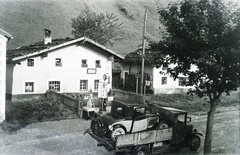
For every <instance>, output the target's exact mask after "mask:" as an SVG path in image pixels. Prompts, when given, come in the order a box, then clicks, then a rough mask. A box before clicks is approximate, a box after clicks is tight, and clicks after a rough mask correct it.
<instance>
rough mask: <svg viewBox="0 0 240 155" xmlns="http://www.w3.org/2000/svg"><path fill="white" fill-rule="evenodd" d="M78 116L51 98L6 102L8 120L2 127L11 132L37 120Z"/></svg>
mask: <svg viewBox="0 0 240 155" xmlns="http://www.w3.org/2000/svg"><path fill="white" fill-rule="evenodd" d="M75 117H78V116H77V115H76V114H75V113H74V112H73V111H72V109H70V108H69V107H67V106H65V105H62V104H59V103H58V102H56V101H53V100H51V99H45V98H44V99H38V100H36V99H34V100H30V101H18V102H9V101H8V102H7V103H6V120H5V121H4V122H3V123H2V124H1V127H2V129H4V130H7V131H9V132H13V131H16V130H19V129H21V128H23V127H25V126H27V125H28V124H31V123H35V122H43V121H51V120H61V119H67V118H75Z"/></svg>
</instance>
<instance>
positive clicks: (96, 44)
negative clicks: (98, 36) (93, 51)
mask: <svg viewBox="0 0 240 155" xmlns="http://www.w3.org/2000/svg"><path fill="white" fill-rule="evenodd" d="M84 40H85V41H87V42H89V43H91V44H93V45H95V46H97V47H99V48H101V49H103V50H105V51H107V52H109V53H111V54H113V55H115V56H117V57H118V58H120V59H122V60H123V59H124V56H121V55H120V54H117V53H116V52H114V51H112V50H110V49H108V48H106V47H105V46H103V45H101V44H99V43H97V42H95V41H93V40H91V39H89V38H87V37H84Z"/></svg>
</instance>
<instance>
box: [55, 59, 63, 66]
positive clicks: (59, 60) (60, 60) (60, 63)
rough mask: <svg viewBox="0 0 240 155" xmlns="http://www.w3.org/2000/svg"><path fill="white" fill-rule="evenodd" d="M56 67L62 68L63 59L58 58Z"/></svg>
mask: <svg viewBox="0 0 240 155" xmlns="http://www.w3.org/2000/svg"><path fill="white" fill-rule="evenodd" d="M55 65H56V67H62V58H56V59H55Z"/></svg>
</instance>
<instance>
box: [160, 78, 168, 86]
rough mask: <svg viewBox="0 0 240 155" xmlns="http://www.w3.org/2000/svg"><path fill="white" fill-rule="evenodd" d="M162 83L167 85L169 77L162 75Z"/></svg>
mask: <svg viewBox="0 0 240 155" xmlns="http://www.w3.org/2000/svg"><path fill="white" fill-rule="evenodd" d="M161 84H162V85H167V77H162V81H161Z"/></svg>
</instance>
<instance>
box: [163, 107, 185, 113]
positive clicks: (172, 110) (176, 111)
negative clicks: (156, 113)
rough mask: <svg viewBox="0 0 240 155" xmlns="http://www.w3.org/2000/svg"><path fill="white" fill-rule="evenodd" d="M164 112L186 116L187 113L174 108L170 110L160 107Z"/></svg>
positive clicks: (169, 108)
mask: <svg viewBox="0 0 240 155" xmlns="http://www.w3.org/2000/svg"><path fill="white" fill-rule="evenodd" d="M160 108H162V109H164V110H168V111H170V112H171V113H173V114H186V113H187V112H186V111H185V110H181V109H176V108H172V107H160Z"/></svg>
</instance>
